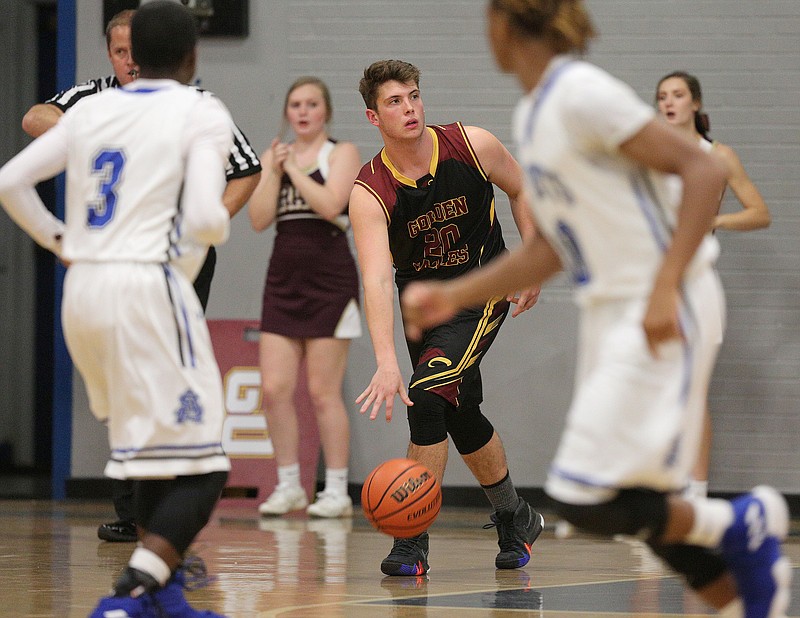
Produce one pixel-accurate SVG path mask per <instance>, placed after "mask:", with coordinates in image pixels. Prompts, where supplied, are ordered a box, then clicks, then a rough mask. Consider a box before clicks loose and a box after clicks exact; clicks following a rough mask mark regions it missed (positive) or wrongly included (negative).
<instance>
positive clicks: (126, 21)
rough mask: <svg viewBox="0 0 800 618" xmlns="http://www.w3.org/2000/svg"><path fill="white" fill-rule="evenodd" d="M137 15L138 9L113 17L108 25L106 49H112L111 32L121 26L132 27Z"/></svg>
mask: <svg viewBox="0 0 800 618" xmlns="http://www.w3.org/2000/svg"><path fill="white" fill-rule="evenodd" d="M135 14H136V9H125V10H124V11H120V12H119V13H117V14H116V15H114V17H112V18H111V19H110V20H109V21H108V24H106V47H107V48H109V49H110V48H111V31H112V30H113V29H114V28H119V27H120V26H127V27H128V28H130V27H131V20H132V19H133V16H134V15H135Z"/></svg>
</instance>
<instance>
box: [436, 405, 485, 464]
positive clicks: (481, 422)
mask: <svg viewBox="0 0 800 618" xmlns="http://www.w3.org/2000/svg"><path fill="white" fill-rule="evenodd" d="M446 420H447V433H449V434H450V437H451V438H453V444H455V445H456V449H458V452H459V453H460V454H461V455H469V454H470V453H474V452H475V451H477V450H478V449H480V448H482V447H484V446H486V444H487V443H488V442H489V440H491V439H492V435H494V427H493V426H492V424H491V423H490V422H489V419H488V418H486V417H485V416H484V415H483V413H482V412H481V407H480V406H477V405H475V406H462V407H460V408H458V409H455V408H452V409H451V410H448V413H447V416H446Z"/></svg>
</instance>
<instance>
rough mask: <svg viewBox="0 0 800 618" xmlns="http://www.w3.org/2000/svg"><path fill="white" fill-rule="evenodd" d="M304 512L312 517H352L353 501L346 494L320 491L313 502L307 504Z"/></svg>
mask: <svg viewBox="0 0 800 618" xmlns="http://www.w3.org/2000/svg"><path fill="white" fill-rule="evenodd" d="M306 513H308V514H309V515H311V516H312V517H352V516H353V501H352V500H351V499H350V496H348V495H346V494H345V495H341V494H332V493H328V492H324V491H321V492H319V493H318V494H317V500H316V502H314V504H310V505H308V508H307V509H306Z"/></svg>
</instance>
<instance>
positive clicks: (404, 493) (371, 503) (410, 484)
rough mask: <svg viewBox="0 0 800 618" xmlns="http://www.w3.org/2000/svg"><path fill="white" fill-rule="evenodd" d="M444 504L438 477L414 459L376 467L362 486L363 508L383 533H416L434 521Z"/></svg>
mask: <svg viewBox="0 0 800 618" xmlns="http://www.w3.org/2000/svg"><path fill="white" fill-rule="evenodd" d="M441 507H442V490H441V487H440V486H439V483H438V481H437V480H436V477H435V476H434V475H433V473H432V472H431V471H430V470H428V469H427V468H426V467H425V466H423V465H422V464H421V463H419V462H417V461H414V460H412V459H390V460H388V461H384V462H383V463H382V464H380V465H379V466H378V467H377V468H375V469H374V470H373V471H372V472H371V473H370V475H369V476H368V477H367V479H366V480H365V481H364V486H363V487H362V488H361V508H362V509H364V515H366V516H367V520H368V521H369V522H370V523H371V524H372V525H373V526H375V527H376V528H377V529H378V530H380V531H381V532H383V533H385V534H388V535H389V536H393V537H398V538H408V537H411V536H416V535H418V534H420V533H422V532H425V530H427V529H428V527H429V526H430V525H431V524H432V523H433V520H434V519H436V516H437V515H438V514H439V509H440V508H441Z"/></svg>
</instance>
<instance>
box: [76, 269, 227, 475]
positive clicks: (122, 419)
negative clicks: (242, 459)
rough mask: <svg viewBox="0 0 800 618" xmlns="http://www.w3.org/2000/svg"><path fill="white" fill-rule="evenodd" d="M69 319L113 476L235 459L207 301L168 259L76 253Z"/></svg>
mask: <svg viewBox="0 0 800 618" xmlns="http://www.w3.org/2000/svg"><path fill="white" fill-rule="evenodd" d="M62 321H63V325H64V336H65V339H66V342H67V347H68V349H69V352H70V354H71V356H72V360H73V362H74V363H75V366H76V367H77V368H78V371H79V372H80V374H81V376H82V377H83V379H84V381H85V383H86V389H87V392H88V394H89V405H90V407H91V409H92V412H93V413H94V415H95V416H96V417H97V418H98V419H99V420H101V421H104V422H107V425H108V436H109V442H110V445H111V457H110V459H109V462H108V465H107V466H106V470H105V473H106V475H107V476H110V477H112V478H118V479H125V478H171V477H175V476H182V475H195V474H205V473H208V472H215V471H223V470H228V469H229V468H230V463H229V461H228V458H227V457H226V455H225V453H224V451H223V449H222V443H221V437H222V422H223V420H224V408H223V399H222V384H221V379H220V374H219V368H218V366H217V363H216V360H215V358H214V353H213V350H212V347H211V338H210V336H209V333H208V327H207V325H206V322H205V318H204V316H203V311H202V308H201V307H200V302H199V301H198V299H197V296H196V294H195V293H194V289H193V288H192V286H191V284H190V283H189V281H188V280H187V279H186V277H185V276H184V275H183V274H181V273H180V272H179V271H177V270H176V269H174V268H171V267H170V266H168V265H166V264H157V263H128V262H123V263H107V262H105V263H86V262H82V263H77V264H73V265H72V266H70V267H69V269H68V270H67V276H66V279H65V282H64V298H63V304H62Z"/></svg>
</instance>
